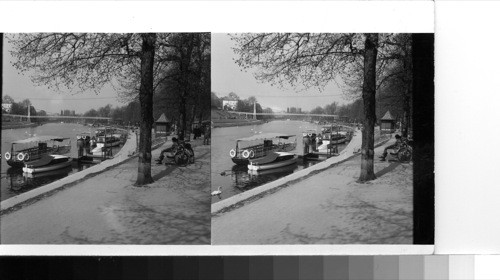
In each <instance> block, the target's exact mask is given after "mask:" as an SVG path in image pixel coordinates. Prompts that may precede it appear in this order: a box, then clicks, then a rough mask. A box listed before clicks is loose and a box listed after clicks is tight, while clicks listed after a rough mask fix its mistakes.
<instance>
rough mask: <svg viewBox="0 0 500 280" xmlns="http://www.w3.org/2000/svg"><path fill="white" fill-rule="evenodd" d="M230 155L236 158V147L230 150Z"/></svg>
mask: <svg viewBox="0 0 500 280" xmlns="http://www.w3.org/2000/svg"><path fill="white" fill-rule="evenodd" d="M229 155H230V156H231V157H232V158H234V157H235V156H236V151H235V150H234V149H231V151H229Z"/></svg>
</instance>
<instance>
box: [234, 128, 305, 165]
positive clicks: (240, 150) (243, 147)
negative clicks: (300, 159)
mask: <svg viewBox="0 0 500 280" xmlns="http://www.w3.org/2000/svg"><path fill="white" fill-rule="evenodd" d="M296 146H297V137H296V136H295V135H288V134H282V133H261V134H257V135H253V136H250V137H247V138H240V139H238V140H236V147H235V148H234V149H231V150H230V151H229V155H230V156H231V159H232V161H233V162H234V163H236V164H241V165H248V163H249V161H250V160H254V159H259V158H263V157H265V156H267V155H268V154H270V153H273V152H289V151H292V150H294V149H295V147H296Z"/></svg>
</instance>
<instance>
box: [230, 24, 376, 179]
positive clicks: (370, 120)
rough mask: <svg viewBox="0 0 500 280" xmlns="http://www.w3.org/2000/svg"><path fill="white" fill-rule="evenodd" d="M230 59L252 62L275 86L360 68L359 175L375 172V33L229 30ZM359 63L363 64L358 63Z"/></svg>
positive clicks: (320, 80)
mask: <svg viewBox="0 0 500 280" xmlns="http://www.w3.org/2000/svg"><path fill="white" fill-rule="evenodd" d="M232 39H233V40H234V41H235V42H236V45H237V46H236V48H235V49H234V51H235V52H236V54H238V55H239V58H238V59H237V60H236V62H237V63H238V64H239V65H240V66H241V67H242V68H244V69H249V68H257V69H258V71H257V72H256V73H255V77H256V78H257V79H258V80H262V81H267V82H270V83H271V84H274V85H278V86H287V85H291V86H300V85H302V86H303V89H306V88H310V87H316V88H318V89H320V90H322V89H323V88H324V87H325V86H326V85H327V84H328V83H330V82H335V81H336V78H339V77H342V75H344V74H345V73H349V72H350V71H351V69H357V71H359V69H361V70H362V72H363V77H364V78H363V82H362V89H363V91H362V97H363V102H364V113H365V118H364V119H365V120H364V130H363V144H362V154H363V156H362V161H361V174H360V177H359V181H362V182H364V181H369V180H373V179H374V178H375V175H374V171H373V146H374V124H375V90H376V87H375V81H376V73H375V72H376V70H377V69H376V62H377V48H378V34H332V33H321V34H310V33H284V34H281V33H268V34H242V35H235V36H233V37H232ZM360 65H362V66H363V67H360Z"/></svg>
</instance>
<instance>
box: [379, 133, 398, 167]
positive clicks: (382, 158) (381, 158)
mask: <svg viewBox="0 0 500 280" xmlns="http://www.w3.org/2000/svg"><path fill="white" fill-rule="evenodd" d="M402 143H403V139H402V138H401V136H400V135H399V134H396V143H394V144H392V145H389V146H387V147H385V149H384V153H383V154H382V155H381V156H380V157H379V158H380V160H381V161H385V158H386V157H387V150H389V149H394V150H396V149H399V146H401V144H402Z"/></svg>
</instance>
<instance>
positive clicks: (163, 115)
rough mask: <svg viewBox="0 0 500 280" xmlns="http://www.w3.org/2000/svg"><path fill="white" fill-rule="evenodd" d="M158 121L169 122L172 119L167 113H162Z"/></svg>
mask: <svg viewBox="0 0 500 280" xmlns="http://www.w3.org/2000/svg"><path fill="white" fill-rule="evenodd" d="M156 122H157V123H169V122H170V121H169V120H168V119H167V117H166V116H165V113H163V114H161V116H160V117H159V118H158V119H157V120H156Z"/></svg>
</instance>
